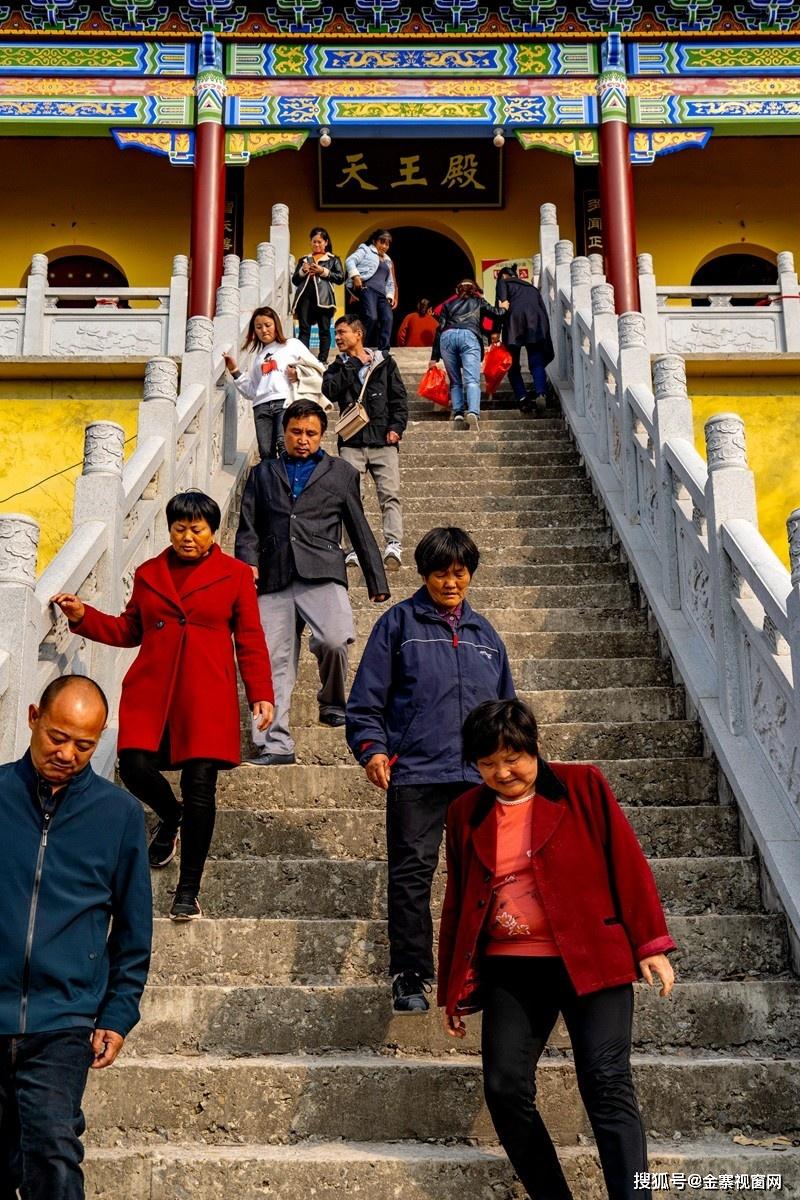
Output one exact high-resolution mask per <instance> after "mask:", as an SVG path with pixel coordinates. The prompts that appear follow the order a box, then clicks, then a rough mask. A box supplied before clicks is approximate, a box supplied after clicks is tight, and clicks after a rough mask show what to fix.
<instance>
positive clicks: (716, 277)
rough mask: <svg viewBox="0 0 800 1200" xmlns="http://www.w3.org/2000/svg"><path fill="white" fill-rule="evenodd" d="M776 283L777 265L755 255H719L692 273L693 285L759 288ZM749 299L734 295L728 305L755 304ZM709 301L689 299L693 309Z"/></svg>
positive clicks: (706, 305)
mask: <svg viewBox="0 0 800 1200" xmlns="http://www.w3.org/2000/svg"><path fill="white" fill-rule="evenodd" d="M777 282H778V268H777V267H776V266H775V264H774V263H771V262H768V261H767V259H765V258H759V257H758V256H757V255H755V254H720V255H718V256H717V257H716V258H712V259H709V261H708V262H707V263H704V264H703V266H702V267H700V268H699V270H697V271H695V273H694V275H693V276H692V287H713V286H722V287H730V286H734V287H761V286H762V284H775V283H777ZM754 303H755V301H754V300H752V299H740V298H739V297H736V296H734V298H733V299H732V300H731V305H732V306H735V305H739V306H741V305H750V304H754ZM708 305H709V301H708V300H692V307H693V308H707V307H708Z"/></svg>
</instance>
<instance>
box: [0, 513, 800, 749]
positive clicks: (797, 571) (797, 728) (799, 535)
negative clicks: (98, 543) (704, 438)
mask: <svg viewBox="0 0 800 1200" xmlns="http://www.w3.org/2000/svg"><path fill="white" fill-rule="evenodd" d="M786 530H787V533H788V535H789V564H790V567H791V571H792V590H791V591H790V592H789V595H788V597H787V600H786V611H787V614H788V617H789V653H790V654H791V662H792V678H793V680H794V693H793V694H794V713H793V714H792V715H793V717H794V736H795V739H796V742H797V744H798V745H800V508H796V509H794V511H793V512H791V513H789V517H788V519H787V521H786ZM1 623H2V622H0V624H1ZM796 767H797V770H800V766H798V765H797V764H796Z"/></svg>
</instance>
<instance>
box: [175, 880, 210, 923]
mask: <svg viewBox="0 0 800 1200" xmlns="http://www.w3.org/2000/svg"><path fill="white" fill-rule="evenodd" d="M202 915H203V910H202V908H201V907H200V905H199V904H198V902H197V896H196V895H195V894H194V891H193V889H192V888H178V890H177V891H176V893H175V899H174V900H173V901H172V908H171V909H170V910H169V919H170V921H196V920H197V919H198V918H199V917H202Z"/></svg>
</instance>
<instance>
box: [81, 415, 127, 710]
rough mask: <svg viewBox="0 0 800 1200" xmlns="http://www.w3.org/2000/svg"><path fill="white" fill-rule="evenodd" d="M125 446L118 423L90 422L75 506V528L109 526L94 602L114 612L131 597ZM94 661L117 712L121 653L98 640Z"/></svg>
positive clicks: (98, 678) (91, 652)
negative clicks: (126, 585) (125, 564)
mask: <svg viewBox="0 0 800 1200" xmlns="http://www.w3.org/2000/svg"><path fill="white" fill-rule="evenodd" d="M124 447H125V430H124V429H123V428H122V426H121V425H117V424H116V422H114V421H92V423H91V424H90V425H87V426H86V430H85V432H84V440H83V470H82V472H81V475H80V477H79V478H78V479H76V481H75V498H74V502H73V506H72V526H73V529H77V528H78V527H79V526H80V525H83V524H84V523H85V522H87V521H100V522H102V524H103V525H104V526H105V546H104V548H103V553H102V554H101V556H100V558H99V560H98V563H97V566H96V568H95V571H94V580H93V584H94V589H93V593H92V596H91V602H92V604H95V605H96V606H97V607H98V608H100V609H102V610H103V611H104V612H110V613H114V614H116V613H118V612H120V611H121V610H122V608H123V607H124V604H125V600H126V597H125V596H124V595H123V585H122V539H123V520H124V515H125V514H124V507H125V497H124V492H123V487H122V466H123V456H124ZM87 599H88V597H87ZM88 659H89V662H90V664H91V668H90V673H91V676H92V678H93V679H95V680H96V681H97V682H98V683H99V684H100V686H101V688H103V690H104V691H105V693H106V695H107V696H108V700H109V704H110V705H111V707H112V710H113V709H115V706H116V700H117V691H118V689H117V678H118V674H119V672H118V669H117V664H118V662H119V652H118V651H117V650H115V649H113V648H111V647H109V646H101V645H100V644H99V643H96V642H92V643H91V647H90V649H89V653H88Z"/></svg>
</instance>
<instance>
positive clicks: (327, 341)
mask: <svg viewBox="0 0 800 1200" xmlns="http://www.w3.org/2000/svg"><path fill="white" fill-rule="evenodd" d="M333 311H334V310H333V309H332V308H320V307H319V306H318V305H317V304H314V303H312V302H309V303H308V304H301V305H300V307H299V308H298V309H296V310H295V314H294V315H295V316H296V317H297V324H298V325H299V326H300V333H299V334H298V337H299V338H300V341H301V342H302V343H303V345H304V346H310V345H311V328H312V326H313V325H316V326H317V327H318V329H319V354H318V355H317V358H318V359H319V361H320V362H321V363H326V362H327V361H328V355H329V354H330V351H331V317H332V316H333Z"/></svg>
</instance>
